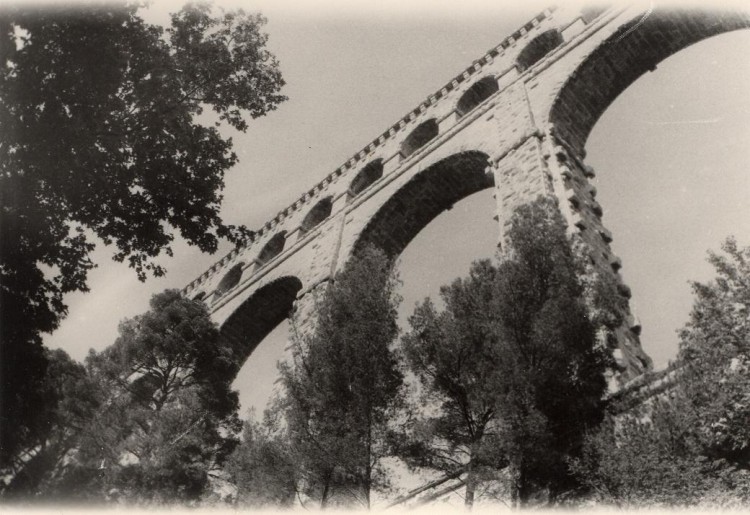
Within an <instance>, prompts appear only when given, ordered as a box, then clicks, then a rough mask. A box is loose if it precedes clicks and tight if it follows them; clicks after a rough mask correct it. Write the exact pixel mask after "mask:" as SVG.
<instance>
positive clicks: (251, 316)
mask: <svg viewBox="0 0 750 515" xmlns="http://www.w3.org/2000/svg"><path fill="white" fill-rule="evenodd" d="M301 289H302V282H301V281H300V280H299V279H298V278H296V277H282V278H279V279H276V280H275V281H273V282H271V283H270V284H267V285H266V286H264V287H262V288H260V289H259V290H258V291H257V292H255V293H254V294H253V296H252V297H250V298H249V299H247V300H246V301H245V302H243V303H242V305H240V307H239V308H237V309H236V310H235V311H234V312H233V313H232V314H231V315H230V316H229V318H228V319H227V320H226V322H224V323H223V324H222V325H221V328H220V329H219V331H220V334H221V338H222V339H223V340H224V341H226V342H228V343H229V344H230V346H231V348H232V350H233V351H234V353H235V355H236V356H238V357H239V361H240V363H244V362H245V361H246V360H247V358H248V357H249V356H250V354H252V352H253V351H254V350H255V348H256V347H257V346H258V344H259V343H260V342H261V341H263V339H264V338H265V337H266V336H268V334H269V333H270V332H271V331H272V330H273V329H274V328H275V327H276V326H277V325H279V324H280V323H281V322H283V321H284V320H286V319H287V318H289V316H290V315H291V313H292V311H293V309H294V301H295V299H296V298H297V293H298V292H299V291H300V290H301Z"/></svg>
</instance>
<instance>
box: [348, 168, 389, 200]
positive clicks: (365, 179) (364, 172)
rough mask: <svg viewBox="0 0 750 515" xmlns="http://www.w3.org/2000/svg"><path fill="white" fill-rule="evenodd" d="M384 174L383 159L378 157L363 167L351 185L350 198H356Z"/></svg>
mask: <svg viewBox="0 0 750 515" xmlns="http://www.w3.org/2000/svg"><path fill="white" fill-rule="evenodd" d="M382 176H383V160H382V159H376V160H375V161H372V162H370V163H368V164H367V166H365V167H364V168H362V169H361V170H360V171H359V173H358V174H357V176H356V177H355V178H354V180H353V181H352V183H351V185H350V186H349V198H350V199H351V198H354V197H356V196H357V195H359V194H360V193H362V192H363V191H364V190H365V189H367V188H368V187H369V186H370V185H371V184H374V183H375V182H376V181H377V180H378V179H380V178H381V177H382Z"/></svg>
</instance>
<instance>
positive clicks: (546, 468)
mask: <svg viewBox="0 0 750 515" xmlns="http://www.w3.org/2000/svg"><path fill="white" fill-rule="evenodd" d="M581 272H582V268H581V265H580V264H579V263H578V261H577V260H576V259H575V257H574V255H573V252H572V250H571V245H570V242H569V241H568V240H567V238H566V235H565V224H564V222H563V220H562V218H561V217H560V215H559V211H558V210H557V207H556V206H555V205H554V203H553V202H552V201H550V200H547V199H539V200H537V201H536V202H534V203H531V204H528V205H524V206H521V207H519V208H518V209H517V210H516V212H515V213H514V215H513V217H512V220H511V225H510V228H509V231H508V254H507V255H506V256H505V257H504V258H503V260H502V261H501V262H500V263H499V265H497V266H494V265H492V264H491V263H490V262H488V261H484V262H478V263H475V264H474V265H473V266H472V269H471V273H470V276H469V278H468V279H465V280H457V281H455V282H454V283H453V284H452V285H451V286H450V287H443V288H442V289H441V296H442V298H443V300H444V303H445V310H444V311H443V312H442V313H437V312H436V310H435V308H434V306H433V305H432V303H431V302H430V301H429V300H428V301H426V302H425V303H423V304H422V305H421V306H418V308H417V309H416V311H415V313H414V315H413V316H412V318H411V319H410V323H411V325H412V331H411V332H410V333H409V334H408V335H407V336H406V337H405V338H404V345H405V352H406V355H407V358H408V360H409V364H410V366H411V369H412V370H413V371H414V373H415V374H416V375H417V376H418V377H419V378H420V379H421V381H422V383H423V385H424V386H425V387H426V388H427V389H428V391H430V392H432V393H434V394H436V395H438V396H439V397H440V398H441V399H442V405H441V409H440V411H439V412H438V413H437V415H436V416H434V417H432V423H431V424H432V427H433V433H432V435H431V439H430V440H429V447H430V448H429V449H426V450H425V452H426V454H425V456H433V455H434V454H435V450H436V448H437V447H438V446H442V447H443V448H444V449H443V450H447V451H456V450H460V451H462V452H463V454H464V456H463V458H462V459H461V460H460V463H462V464H463V466H465V467H466V469H467V470H468V471H469V474H468V477H467V495H466V501H467V504H470V503H471V501H472V499H473V492H472V489H473V488H474V486H475V481H476V479H475V478H473V477H472V474H473V473H475V471H476V470H477V468H485V469H486V468H493V467H494V468H495V469H497V468H503V467H505V466H506V465H509V474H510V476H511V478H512V481H511V493H512V495H513V496H514V499H515V500H516V502H519V503H521V504H525V503H528V502H530V501H531V500H532V498H533V497H534V496H537V497H540V498H542V499H544V500H545V501H549V500H554V499H557V498H559V497H560V496H561V495H562V494H564V493H566V492H567V491H569V490H570V489H572V488H574V487H575V486H576V485H577V482H576V481H575V479H574V478H573V477H572V476H571V474H569V472H568V470H567V465H566V463H567V459H568V458H569V457H570V456H574V455H576V454H577V453H578V452H579V450H580V447H581V445H582V440H583V435H584V434H585V432H586V431H587V430H588V429H590V428H593V427H596V425H597V424H598V423H599V422H600V421H601V419H602V415H603V402H602V399H603V396H604V393H605V389H606V384H605V378H604V373H605V371H606V369H607V368H608V367H610V366H611V365H612V359H611V353H610V351H609V349H608V348H607V347H606V345H603V344H601V343H600V342H598V341H597V338H596V333H597V331H598V330H599V329H600V327H599V326H600V325H605V324H606V321H607V320H610V321H611V320H612V319H613V317H615V315H608V316H603V315H602V316H600V317H598V318H597V319H596V320H598V323H597V322H595V319H594V318H593V317H590V316H589V307H588V306H587V305H586V294H587V291H586V289H585V288H584V286H583V285H582V283H581V282H580V281H579V275H580V274H581ZM594 290H595V291H598V290H596V289H594ZM597 309H598V311H599V312H600V313H603V312H606V311H607V310H608V309H609V308H608V307H607V306H598V307H597ZM446 444H447V445H446ZM454 459H455V458H454ZM442 460H443V463H445V459H444V458H443V459H442Z"/></svg>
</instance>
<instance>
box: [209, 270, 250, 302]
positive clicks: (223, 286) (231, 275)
mask: <svg viewBox="0 0 750 515" xmlns="http://www.w3.org/2000/svg"><path fill="white" fill-rule="evenodd" d="M243 266H245V263H242V262H240V263H237V264H236V265H234V266H233V267H232V268H230V269H229V272H227V273H226V274H225V275H224V277H222V279H221V281H220V282H219V285H218V286H217V287H216V296H217V297H219V296H221V295H224V294H225V293H226V292H228V291H229V290H231V289H232V288H234V287H235V286H237V284H239V282H240V279H242V267H243Z"/></svg>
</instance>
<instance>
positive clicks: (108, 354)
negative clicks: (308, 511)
mask: <svg viewBox="0 0 750 515" xmlns="http://www.w3.org/2000/svg"><path fill="white" fill-rule="evenodd" d="M53 363H54V362H53ZM63 363H65V362H63ZM86 365H87V369H86V371H85V373H83V367H81V366H80V365H75V364H68V365H67V366H68V368H71V369H72V370H73V371H74V372H75V376H74V377H75V379H76V381H77V382H73V383H72V386H75V387H76V388H75V389H70V388H69V389H67V390H63V391H62V392H60V394H61V397H62V398H61V401H60V402H59V403H58V404H57V406H58V410H59V411H60V412H61V416H60V419H59V420H52V421H51V422H52V424H53V425H52V426H51V427H52V428H53V436H55V438H54V439H52V438H48V441H49V442H53V443H58V442H65V446H64V447H63V446H62V445H60V444H59V443H58V446H57V447H58V448H59V449H57V448H56V449H57V452H56V454H55V456H56V457H57V460H56V462H54V463H53V462H50V461H49V460H48V462H47V463H46V465H45V467H46V468H42V469H41V470H39V471H38V472H40V473H39V474H38V476H37V477H36V482H35V483H33V484H31V483H29V482H27V485H26V489H25V492H23V493H24V495H25V496H26V497H27V498H43V499H53V500H56V501H59V500H75V501H94V502H110V501H118V500H119V501H122V502H127V503H137V504H162V503H174V502H180V503H183V504H195V503H197V502H199V501H200V500H201V499H202V498H203V497H204V496H205V495H207V493H209V492H210V490H211V482H212V475H215V474H216V473H217V472H218V471H219V470H220V468H221V466H222V464H223V462H224V461H225V459H226V457H227V456H228V455H229V454H230V453H231V452H232V450H233V449H234V446H235V445H236V443H237V438H236V437H237V434H238V433H239V431H240V429H241V423H240V421H239V419H238V418H237V407H238V402H239V401H238V395H237V392H235V391H233V390H232V389H231V381H232V380H233V378H234V376H235V375H236V373H237V370H238V368H239V364H238V363H237V360H236V359H235V357H234V355H233V354H232V351H231V349H230V347H229V346H228V345H224V344H222V343H221V342H220V341H219V332H218V329H217V327H216V325H215V324H214V323H213V322H212V321H211V319H210V317H209V315H208V311H207V309H206V307H205V305H203V304H202V303H199V302H195V301H192V300H189V299H186V298H184V297H182V296H181V295H180V293H179V291H177V290H167V291H165V292H163V293H161V294H158V295H154V297H153V298H152V299H151V309H150V311H148V312H147V313H145V314H143V315H140V316H137V317H135V318H134V319H131V320H126V321H124V322H123V323H122V324H121V325H120V337H119V338H118V339H117V340H116V342H115V343H114V344H113V345H112V346H111V347H108V348H107V349H105V350H104V351H102V352H101V353H98V354H96V353H94V352H93V351H92V353H91V354H90V356H89V357H88V358H87V362H86ZM69 375H70V374H69ZM68 383H71V381H70V380H69V381H68ZM87 389H88V392H87V391H86V390H87ZM79 395H80V396H81V397H80V398H78V397H77V396H79ZM87 397H93V400H91V401H88V398H87ZM83 408H85V410H84V409H83ZM68 420H73V421H74V422H75V424H73V423H70V424H63V422H66V421H68ZM57 435H61V436H57ZM63 436H64V437H66V439H63V438H62V437H63ZM47 447H51V446H50V444H49V443H48V444H47ZM42 449H44V448H42ZM63 458H64V459H63ZM31 463H32V462H28V464H31ZM22 472H25V471H24V470H22ZM35 472H36V470H35ZM20 477H23V475H21V476H20ZM11 485H12V484H11Z"/></svg>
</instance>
